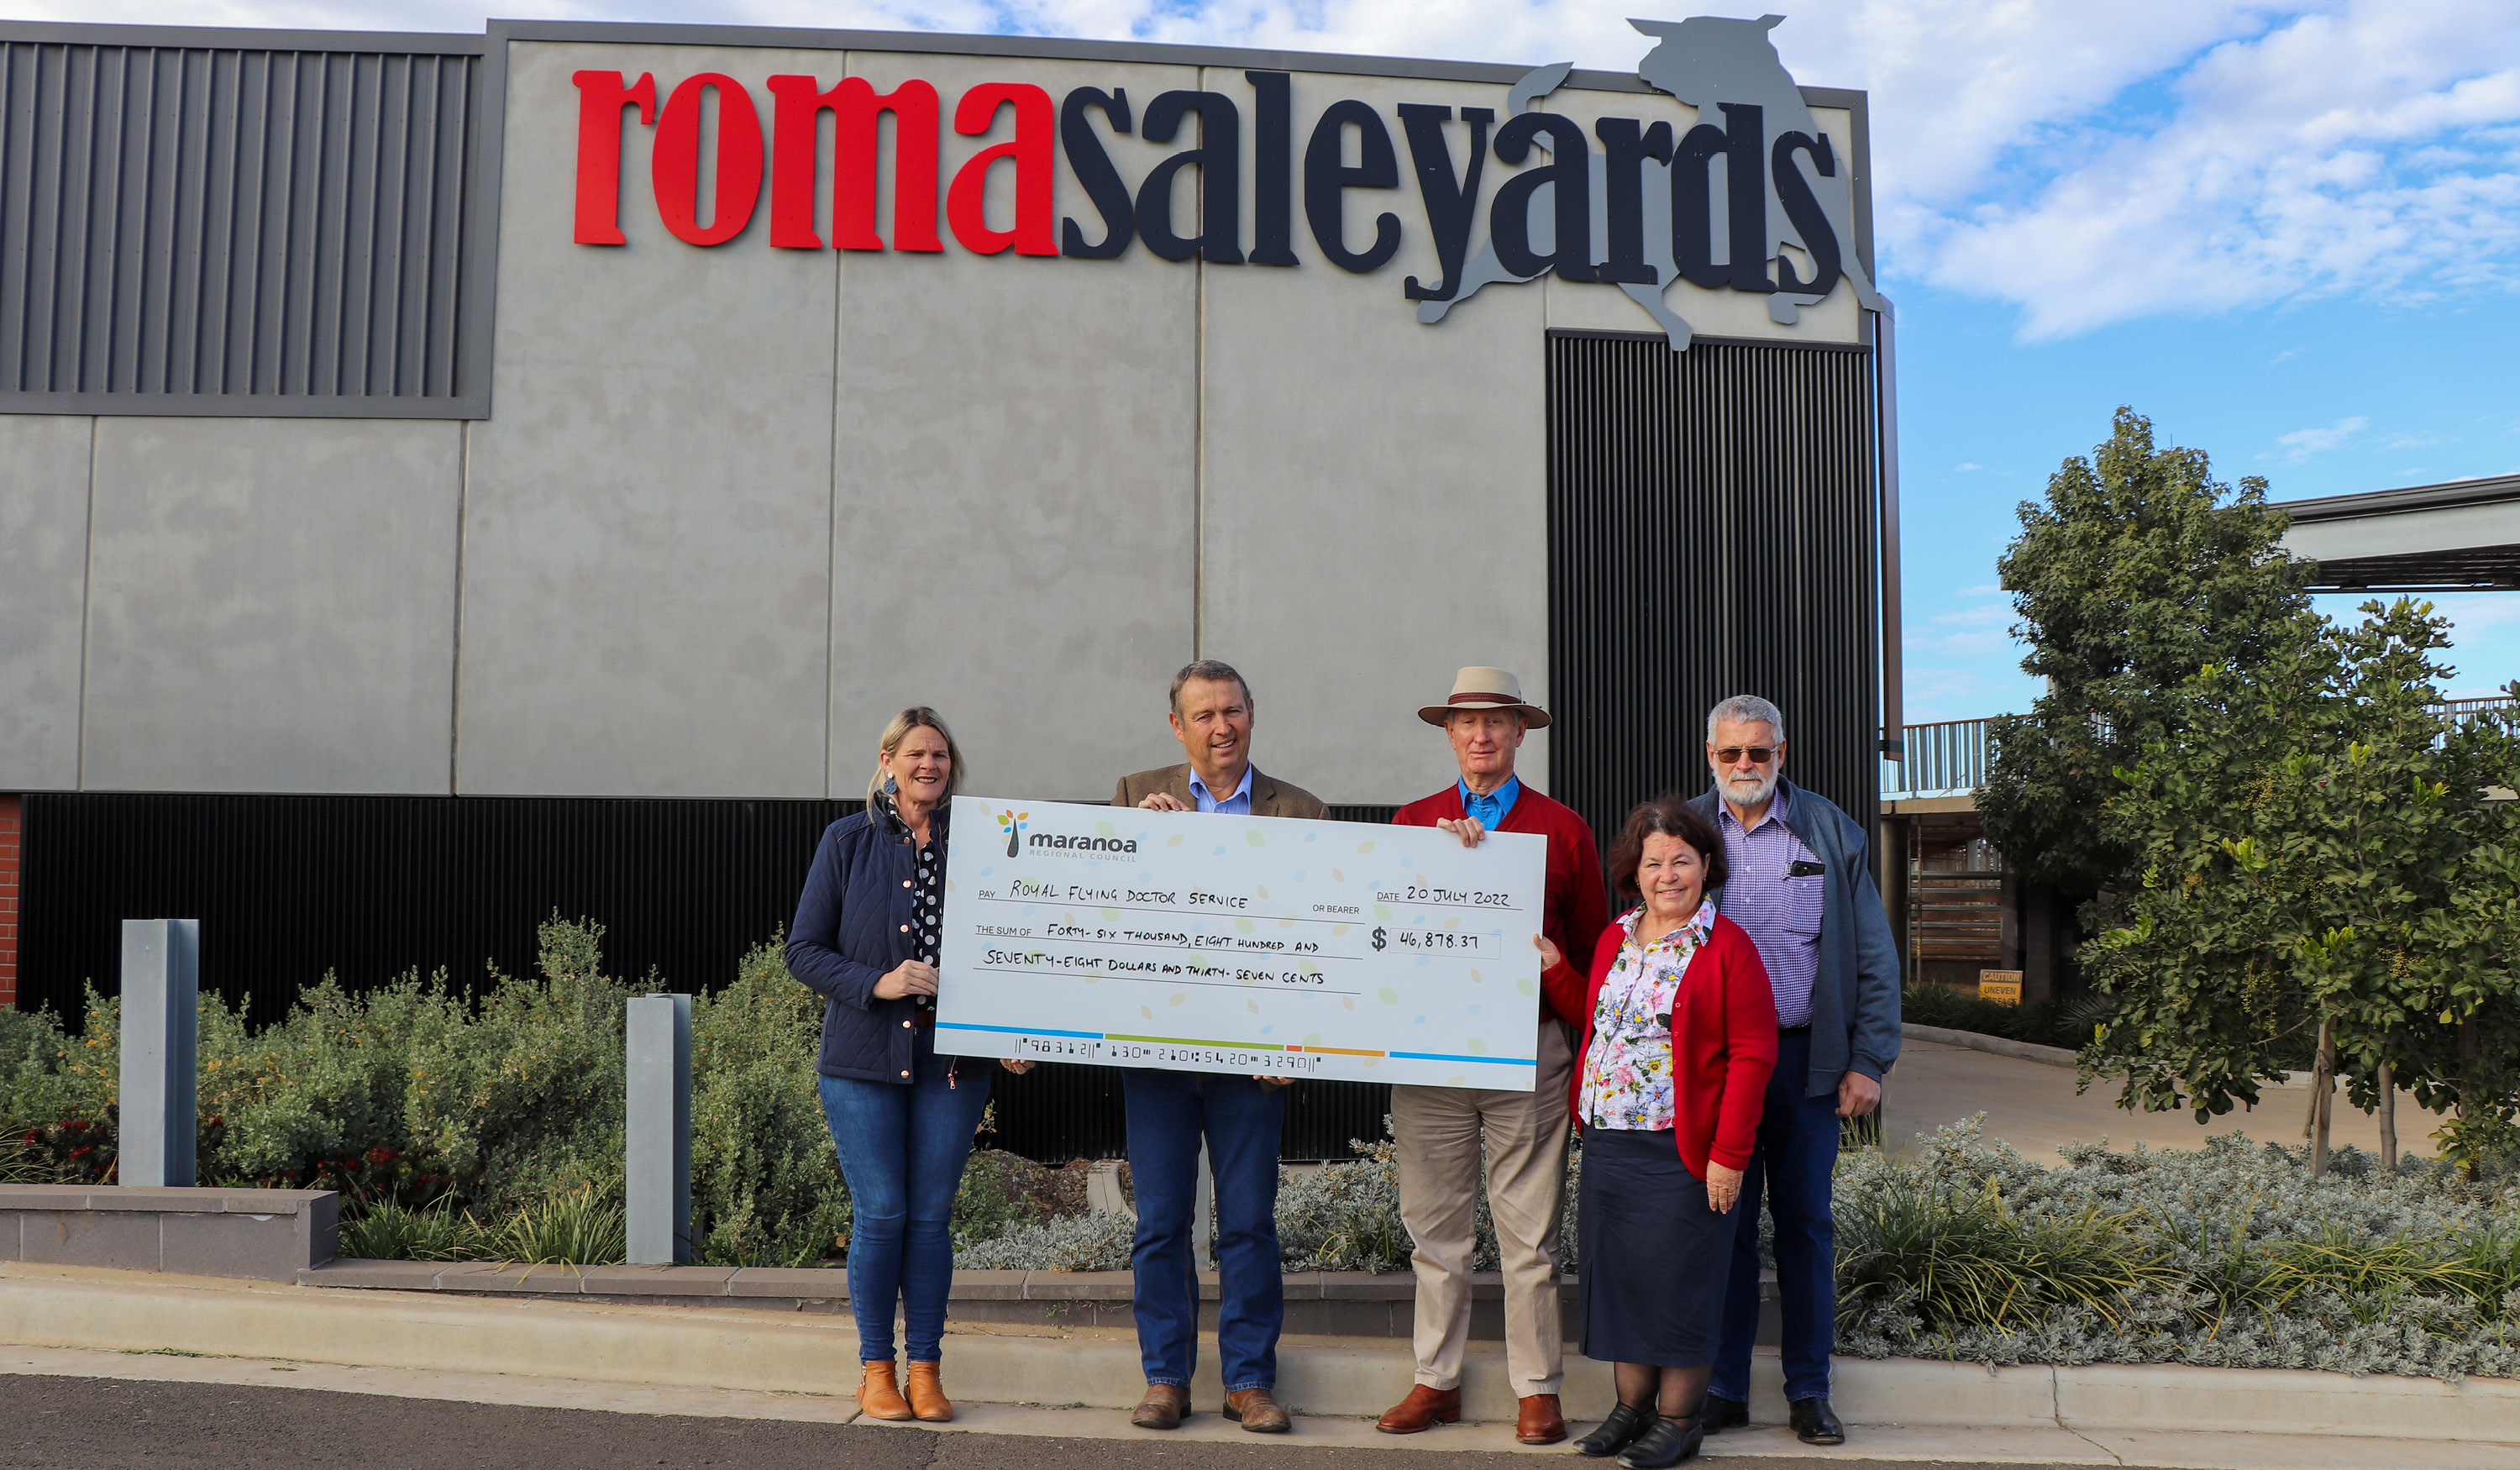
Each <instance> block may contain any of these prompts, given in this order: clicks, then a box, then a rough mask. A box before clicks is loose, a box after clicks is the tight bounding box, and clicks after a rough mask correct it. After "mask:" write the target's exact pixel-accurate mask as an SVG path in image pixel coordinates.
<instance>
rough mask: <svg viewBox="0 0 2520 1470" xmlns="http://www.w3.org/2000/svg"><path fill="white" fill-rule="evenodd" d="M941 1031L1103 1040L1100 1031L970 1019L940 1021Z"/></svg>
mask: <svg viewBox="0 0 2520 1470" xmlns="http://www.w3.org/2000/svg"><path fill="white" fill-rule="evenodd" d="M936 1029H937V1030H939V1031H1003V1032H1005V1033H1006V1034H1007V1035H1009V1036H1073V1037H1081V1038H1083V1039H1084V1040H1086V1041H1089V1042H1099V1041H1101V1040H1102V1032H1099V1031H1052V1030H1050V1029H1048V1028H1047V1027H1042V1026H974V1025H972V1024H970V1023H969V1022H967V1021H939V1022H937V1023H936Z"/></svg>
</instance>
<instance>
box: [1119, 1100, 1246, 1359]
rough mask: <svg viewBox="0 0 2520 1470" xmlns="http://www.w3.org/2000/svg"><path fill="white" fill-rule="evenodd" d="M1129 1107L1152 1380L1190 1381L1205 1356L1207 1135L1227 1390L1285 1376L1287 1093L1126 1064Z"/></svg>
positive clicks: (1145, 1354)
mask: <svg viewBox="0 0 2520 1470" xmlns="http://www.w3.org/2000/svg"><path fill="white" fill-rule="evenodd" d="M1120 1091H1121V1095H1122V1096H1123V1097H1124V1098H1125V1099H1126V1101H1127V1104H1128V1111H1129V1177H1130V1179H1131V1180H1132V1182H1133V1183H1134V1184H1135V1185H1136V1187H1137V1194H1138V1237H1137V1241H1136V1243H1135V1245H1134V1246H1133V1247H1132V1248H1131V1250H1130V1252H1129V1264H1130V1266H1131V1267H1132V1268H1134V1269H1135V1270H1136V1271H1137V1277H1138V1279H1137V1298H1138V1300H1137V1312H1138V1353H1139V1356H1140V1357H1142V1358H1144V1359H1146V1369H1147V1381H1148V1383H1170V1384H1176V1385H1178V1386H1180V1387H1182V1388H1188V1387H1190V1375H1191V1369H1192V1367H1193V1364H1194V1363H1195V1362H1196V1361H1197V1357H1198V1278H1197V1275H1196V1273H1195V1271H1194V1269H1193V1264H1192V1256H1191V1232H1192V1229H1193V1222H1192V1220H1191V1215H1192V1207H1193V1205H1194V1204H1195V1203H1196V1200H1197V1195H1198V1140H1199V1136H1200V1135H1201V1134H1202V1133H1204V1134H1205V1135H1206V1136H1207V1157H1208V1164H1209V1167H1210V1168H1211V1169H1212V1170H1213V1171H1214V1172H1215V1175H1216V1265H1217V1272H1218V1276H1219V1283H1218V1284H1219V1293H1218V1294H1219V1296H1220V1297H1221V1298H1222V1300H1221V1301H1219V1302H1218V1303H1217V1309H1216V1351H1217V1354H1218V1356H1219V1357H1221V1358H1222V1359H1224V1367H1225V1388H1226V1392H1228V1393H1238V1392H1240V1391H1241V1390H1243V1389H1252V1388H1275V1387H1277V1384H1278V1330H1279V1328H1280V1326H1281V1325H1282V1324H1283V1322H1284V1320H1285V1316H1286V1286H1285V1281H1284V1279H1283V1277H1282V1276H1281V1275H1280V1274H1279V1269H1278V1138H1279V1135H1280V1134H1282V1133H1283V1131H1284V1126H1285V1122H1286V1093H1285V1090H1284V1089H1283V1088H1264V1087H1262V1086H1261V1085H1260V1084H1258V1083H1256V1082H1253V1081H1252V1080H1251V1079H1250V1078H1248V1077H1228V1076H1224V1075H1219V1074H1209V1073H1205V1072H1158V1071H1154V1070H1151V1069H1148V1068H1140V1067H1130V1068H1126V1069H1124V1070H1122V1072H1121V1073H1120Z"/></svg>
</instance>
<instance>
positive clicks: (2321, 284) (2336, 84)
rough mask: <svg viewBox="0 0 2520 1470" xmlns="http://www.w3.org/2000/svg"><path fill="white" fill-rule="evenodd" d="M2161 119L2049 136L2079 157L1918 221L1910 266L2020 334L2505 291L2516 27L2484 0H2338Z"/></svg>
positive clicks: (2189, 80)
mask: <svg viewBox="0 0 2520 1470" xmlns="http://www.w3.org/2000/svg"><path fill="white" fill-rule="evenodd" d="M2169 82H2170V84H2169V86H2168V88H2167V91H2168V95H2169V99H2170V101H2171V104H2172V111H2171V114H2170V116H2169V117H2168V118H2167V119H2166V120H2164V121H2159V122H2157V123H2155V124H2154V125H2151V126H2149V127H2142V128H2135V127H2128V126H2125V125H2124V124H2114V125H2113V123H2112V120H2111V118H2110V117H2109V116H2107V115H2106V114H2101V113H2095V114H2093V116H2090V117H2087V118H2084V119H2079V120H2076V121H2074V122H2072V123H2069V124H2066V125H2065V126H2064V128H2063V138H2062V140H2048V141H2047V146H2048V148H2049V149H2050V150H2051V151H2052V150H2053V149H2054V148H2055V147H2056V145H2057V141H2062V142H2065V143H2068V144H2079V145H2081V146H2084V147H2087V148H2088V149H2089V150H2090V156H2089V157H2088V158H2087V159H2085V160H2083V161H2081V162H2078V163H2075V164H2071V165H2069V166H2067V167H2065V168H2063V169H2060V170H2058V171H2056V172H2055V173H2053V174H2052V175H2049V176H2048V177H2046V178H2045V179H2042V180H2040V181H2038V182H2037V183H2036V184H2035V186H2034V187H2032V188H2030V189H2029V190H2028V191H2027V192H2026V194H2025V195H2024V196H2022V197H2019V198H2016V199H2004V198H2001V197H1992V198H1990V197H1981V198H1980V199H1978V200H1974V201H1971V202H1968V203H1966V204H1963V205H1962V206H1960V207H1958V208H1956V209H1954V210H1952V211H1950V212H1949V214H1948V215H1947V216H1946V217H1945V218H1943V219H1941V220H1939V221H1926V222H1924V223H1923V224H1921V225H1920V227H1919V228H1918V231H1917V236H1916V238H1917V240H1918V241H1920V242H1923V243H1926V244H1927V245H1928V247H1929V249H1928V253H1929V258H1928V259H1927V260H1925V261H1923V262H1920V264H1921V265H1922V268H1923V270H1924V271H1925V273H1926V274H1927V275H1929V276H1930V277H1931V278H1932V279H1934V280H1935V281H1937V282H1938V283H1939V284H1942V285H1945V286H1949V287H1953V288H1955V289H1959V290H1978V291H1983V292H1988V293H1991V294H1994V295H1997V296H2000V297H2003V298H2004V299H2007V300H2011V301H2015V302H2017V303H2019V304H2020V305H2021V306H2022V308H2023V313H2024V316H2023V327H2024V333H2025V334H2026V335H2028V336H2032V337H2043V336H2054V335H2060V334H2069V333H2073V332H2078V331H2082V330H2086V329H2089V328H2092V327H2096V326H2100V325H2103V324H2105V323H2109V322H2114V321H2121V320H2125V319H2128V318H2131V317H2136V316H2141V315H2145V314H2149V313H2153V312H2162V311H2181V312H2212V311H2217V310H2222V309H2227V308H2230V307H2236V306H2246V305H2257V304H2263V303H2268V302H2275V301H2301V300H2307V299H2312V298H2316V297H2319V296H2325V295H2332V294H2337V293H2341V292H2349V291H2351V292H2365V293H2372V294H2377V295H2380V296H2383V297H2386V298H2389V299H2393V300H2398V301H2406V302H2422V301H2431V300H2438V299H2444V298H2449V297H2455V296H2459V295H2463V294H2471V293H2474V292H2477V291H2481V290H2492V291H2501V290H2512V289H2514V287H2515V285H2520V271H2515V268H2514V261H2513V258H2512V257H2513V256H2514V254H2515V253H2520V168H2515V166H2514V157H2513V152H2512V144H2511V143H2510V142H2509V141H2508V140H2507V139H2505V138H2504V137H2503V136H2502V134H2503V133H2504V132H2506V131H2507V130H2508V129H2507V125H2508V124H2510V123H2512V122H2513V121H2514V120H2515V119H2520V25H2515V24H2513V23H2512V15H2511V12H2510V9H2509V7H2508V5H2507V3H2502V0H2440V3H2434V4H2429V5H2425V6H2421V7H2413V6H2405V5H2397V4H2390V3H2385V0H2340V3H2334V4H2331V5H2325V6H2319V7H2317V8H2316V9H2315V10H2314V11H2313V12H2312V13H2310V14H2303V15H2298V16H2294V17H2290V18H2288V19H2285V20H2283V21H2281V22H2278V23H2276V24H2274V25H2273V26H2272V27H2270V28H2268V29H2267V30H2265V31H2264V32H2263V33H2261V34H2256V35H2250V36H2243V37H2237V38H2233V39H2229V40H2225V41H2222V42H2220V43H2219V44H2216V45H2214V46H2212V47H2210V48H2209V49H2207V50H2206V51H2205V52H2204V53H2203V54H2202V55H2201V56H2199V57H2198V58H2197V59H2196V60H2195V61H2194V62H2193V63H2192V64H2189V65H2187V66H2185V67H2184V68H2183V69H2181V70H2179V71H2177V72H2176V73H2175V75H2174V76H2173V77H2172V78H2170V79H2169Z"/></svg>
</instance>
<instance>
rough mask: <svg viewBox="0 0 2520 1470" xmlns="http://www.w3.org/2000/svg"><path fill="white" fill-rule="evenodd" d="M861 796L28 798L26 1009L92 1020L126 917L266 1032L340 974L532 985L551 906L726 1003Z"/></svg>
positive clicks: (629, 975)
mask: <svg viewBox="0 0 2520 1470" xmlns="http://www.w3.org/2000/svg"><path fill="white" fill-rule="evenodd" d="M861 805H863V804H862V803H859V802H854V801H627V800H620V801H614V800H581V799H558V798H540V797H498V796H487V797H485V796H462V797H449V796H162V795H123V794H115V793H96V792H89V793H81V794H75V795H71V794H57V795H32V796H28V797H27V798H26V807H25V812H26V817H25V846H24V849H23V854H24V857H23V863H22V884H21V890H20V891H21V899H22V903H21V914H22V917H21V920H20V926H19V933H20V949H19V974H20V976H21V977H22V978H21V979H20V982H19V998H20V999H19V1003H20V1004H21V1005H22V1006H25V1007H27V1008H30V1009H31V1008H33V1007H35V1006H37V1005H49V1006H51V1007H52V1008H54V1009H55V1010H57V1011H59V1012H61V1013H62V1015H63V1017H64V1018H65V1019H66V1020H71V1021H75V1020H76V1019H77V1018H78V1011H79V998H80V986H81V985H82V984H83V983H84V982H88V981H93V982H95V984H96V986H97V987H98V989H100V990H102V991H104V992H105V993H106V994H109V995H111V994H113V993H114V991H115V989H116V987H117V985H118V983H119V976H118V974H117V970H118V967H119V965H120V963H121V958H120V955H121V933H120V923H121V920H123V919H126V918H198V919H200V920H201V921H202V985H203V989H204V990H215V991H216V992H218V994H219V995H220V996H222V997H224V998H225V999H226V1000H227V1001H228V1002H230V1003H235V1002H239V1001H248V1002H250V1004H251V1007H252V1009H251V1011H250V1014H251V1015H252V1016H253V1017H254V1018H255V1019H256V1020H257V1021H265V1020H270V1019H272V1018H274V1017H277V1016H279V1015H281V1014H282V1013H284V1012H286V1011H287V1010H288V1008H289V1005H290V1003H291V1002H293V1001H294V1000H295V999H296V997H297V994H298V992H299V991H301V990H303V989H305V988H306V987H307V986H310V985H313V984H314V983H315V982H316V981H318V980H320V979H321V978H323V976H324V975H325V973H326V972H328V971H330V972H332V973H334V974H335V975H337V977H338V979H339V980H340V983H341V984H342V985H343V986H344V987H346V988H348V989H351V990H363V989H366V988H368V987H371V986H375V985H379V984H382V983H383V982H385V981H388V980H391V979H393V978H395V977H397V976H399V975H402V974H404V973H406V972H408V971H410V970H413V969H419V970H421V971H423V972H424V973H426V972H428V971H432V970H436V969H440V968H443V969H444V970H445V971H446V972H447V974H448V977H449V979H450V980H451V981H453V982H454V983H455V984H457V985H459V986H464V987H469V988H472V989H476V990H477V989H478V988H479V987H480V986H481V985H482V984H483V983H484V982H485V981H486V979H487V977H488V974H489V970H490V967H491V966H493V965H495V966H497V967H498V969H500V970H501V971H504V972H506V973H508V974H517V975H527V974H532V973H533V972H534V953H535V942H534V930H535V926H536V925H537V924H539V923H541V922H542V921H544V920H545V919H548V918H549V917H551V915H552V913H554V911H558V912H559V913H561V914H562V916H564V917H567V918H591V919H593V920H595V921H596V922H598V923H601V924H603V925H604V926H605V935H604V958H605V968H606V970H607V971H608V972H609V973H611V974H614V975H618V976H620V977H622V978H623V979H625V980H629V981H633V982H644V981H645V980H646V979H647V977H649V976H650V975H651V974H653V975H654V977H655V978H656V980H657V982H658V984H659V985H660V986H661V987H663V988H670V989H674V990H694V991H697V990H715V989H717V988H719V987H721V986H723V985H725V984H726V983H728V982H729V981H731V980H733V979H734V978H735V973H736V966H737V963H738V961H740V960H741V959H742V957H743V954H744V952H745V951H747V950H749V949H751V948H752V947H753V946H754V945H757V944H760V943H761V942H763V941H764V940H767V939H771V938H773V937H775V936H776V935H777V934H778V933H779V932H780V931H781V930H782V929H784V928H785V927H786V926H787V921H788V920H789V918H791V917H792V916H793V915H794V913H795V907H796V894H797V891H798V890H799V889H800V888H801V887H802V886H803V883H804V879H805V869H806V868H807V866H808V865H810V864H811V863H812V861H813V856H814V844H815V842H816V841H817V840H818V839H819V838H820V837H821V836H822V832H823V828H824V827H825V826H827V825H829V824H832V823H833V822H836V821H838V820H839V819H840V818H842V817H844V816H847V815H848V814H849V813H851V812H853V811H856V810H857V809H858V808H859V807H860V806H861Z"/></svg>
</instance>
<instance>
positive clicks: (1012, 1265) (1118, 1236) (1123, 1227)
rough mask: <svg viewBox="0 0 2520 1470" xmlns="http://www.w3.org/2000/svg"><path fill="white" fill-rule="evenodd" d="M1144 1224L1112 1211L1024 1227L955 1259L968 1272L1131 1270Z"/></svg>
mask: <svg viewBox="0 0 2520 1470" xmlns="http://www.w3.org/2000/svg"><path fill="white" fill-rule="evenodd" d="M1137 1228H1138V1223H1137V1222H1136V1221H1135V1220H1132V1219H1131V1218H1130V1217H1128V1216H1126V1215H1122V1214H1119V1213H1117V1212H1116V1211H1111V1210H1091V1211H1088V1212H1086V1213H1084V1214H1082V1215H1062V1216H1058V1217H1057V1218H1056V1219H1052V1220H1048V1221H1044V1222H1042V1223H1041V1224H1039V1225H1016V1226H1014V1227H1013V1228H1012V1229H1010V1230H1008V1231H1007V1232H1006V1233H1005V1234H1003V1235H997V1236H993V1237H991V1238H989V1239H987V1240H981V1241H977V1242H974V1243H973V1244H971V1245H968V1246H965V1247H963V1248H962V1249H960V1250H957V1251H956V1252H955V1253H954V1265H955V1266H956V1268H958V1269H959V1270H1128V1269H1129V1245H1130V1242H1131V1241H1132V1240H1133V1239H1134V1238H1135V1237H1136V1234H1137Z"/></svg>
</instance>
